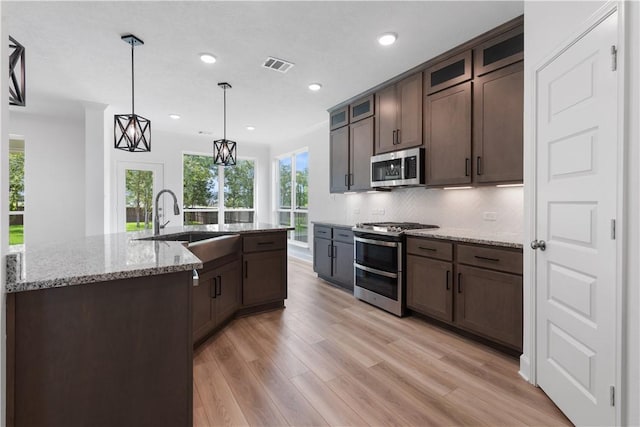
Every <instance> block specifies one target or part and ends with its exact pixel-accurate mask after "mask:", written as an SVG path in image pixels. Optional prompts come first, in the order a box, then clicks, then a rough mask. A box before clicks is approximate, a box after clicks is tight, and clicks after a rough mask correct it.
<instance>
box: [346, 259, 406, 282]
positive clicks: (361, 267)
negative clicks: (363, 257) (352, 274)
mask: <svg viewBox="0 0 640 427" xmlns="http://www.w3.org/2000/svg"><path fill="white" fill-rule="evenodd" d="M353 266H354V267H355V268H359V269H360V270H364V271H368V272H369V273H373V274H379V275H380V276H384V277H390V278H391V279H397V278H398V275H397V274H396V273H389V272H388V271H382V270H376V269H375V268H371V267H365V266H364V265H360V264H358V263H357V262H354V263H353Z"/></svg>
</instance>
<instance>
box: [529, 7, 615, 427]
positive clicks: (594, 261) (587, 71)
mask: <svg viewBox="0 0 640 427" xmlns="http://www.w3.org/2000/svg"><path fill="white" fill-rule="evenodd" d="M617 40H618V14H617V12H614V13H613V14H611V15H609V16H608V17H607V18H606V19H604V20H603V21H601V22H600V24H598V25H597V26H595V27H594V28H593V29H592V30H590V31H589V32H587V33H586V34H585V35H584V36H582V37H581V38H579V39H578V40H577V41H576V42H575V43H574V44H571V45H570V46H569V47H568V48H567V49H566V50H565V51H564V52H562V53H561V54H560V55H559V56H557V57H556V58H555V59H554V60H553V61H551V62H550V63H548V64H547V65H546V66H544V67H543V68H542V69H540V70H539V71H538V75H537V93H536V97H537V115H536V150H537V153H536V154H537V170H536V174H537V192H536V197H537V212H536V215H537V219H536V227H537V238H538V239H541V240H544V241H545V242H546V250H545V251H540V250H538V251H537V255H536V275H537V285H536V298H537V300H536V304H537V313H536V317H537V320H536V322H537V323H536V330H537V336H536V339H537V343H536V347H537V369H538V371H537V372H538V377H537V379H538V384H539V385H540V387H542V389H543V390H544V391H545V392H546V393H547V394H548V395H549V397H550V398H551V399H552V400H553V401H554V402H555V403H556V405H558V407H559V408H560V409H561V410H562V411H563V412H564V413H565V414H566V415H567V417H569V419H570V420H571V421H572V422H574V423H575V424H579V425H599V426H605V425H614V424H616V415H615V414H616V412H615V409H614V407H613V406H612V405H611V398H610V392H611V387H612V386H613V385H614V384H615V378H616V360H617V355H616V336H617V334H616V316H617V313H616V260H617V256H618V254H617V252H616V242H615V240H614V237H613V235H612V220H614V219H615V218H616V206H617V176H618V174H617V158H618V129H617V120H618V98H617V93H618V87H617V85H618V73H617V72H616V71H614V68H615V67H613V64H612V59H613V57H612V53H611V48H612V46H617V45H618V43H617Z"/></svg>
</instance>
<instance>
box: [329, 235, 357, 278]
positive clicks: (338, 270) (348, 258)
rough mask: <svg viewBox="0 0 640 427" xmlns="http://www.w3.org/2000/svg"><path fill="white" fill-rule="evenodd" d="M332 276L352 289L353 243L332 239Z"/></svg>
mask: <svg viewBox="0 0 640 427" xmlns="http://www.w3.org/2000/svg"><path fill="white" fill-rule="evenodd" d="M333 278H334V279H335V280H337V281H338V282H340V283H342V284H344V285H346V286H347V287H348V288H349V289H351V290H353V244H349V243H343V242H337V241H335V240H334V241H333Z"/></svg>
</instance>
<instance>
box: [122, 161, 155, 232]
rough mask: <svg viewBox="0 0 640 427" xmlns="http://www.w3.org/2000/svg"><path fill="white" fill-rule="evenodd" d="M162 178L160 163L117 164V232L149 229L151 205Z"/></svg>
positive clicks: (151, 213)
mask: <svg viewBox="0 0 640 427" xmlns="http://www.w3.org/2000/svg"><path fill="white" fill-rule="evenodd" d="M163 179H164V177H163V165H162V164H158V163H133V162H118V172H117V180H118V182H117V185H118V200H117V210H118V212H117V219H118V224H117V230H118V231H120V232H122V231H135V230H141V229H145V228H147V229H151V230H153V209H154V206H153V203H155V196H156V194H158V192H159V191H160V190H162V188H163ZM161 203H162V200H161ZM162 208H163V204H161V205H160V213H161V215H162V211H163V209H162Z"/></svg>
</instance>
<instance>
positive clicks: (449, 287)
mask: <svg viewBox="0 0 640 427" xmlns="http://www.w3.org/2000/svg"><path fill="white" fill-rule="evenodd" d="M450 274H451V272H450V271H449V270H447V279H446V280H447V283H446V288H447V290H449V289H451V285H450V284H449V275H450Z"/></svg>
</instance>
